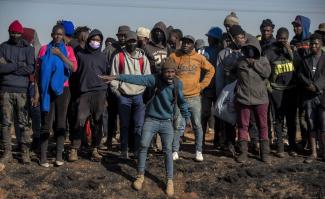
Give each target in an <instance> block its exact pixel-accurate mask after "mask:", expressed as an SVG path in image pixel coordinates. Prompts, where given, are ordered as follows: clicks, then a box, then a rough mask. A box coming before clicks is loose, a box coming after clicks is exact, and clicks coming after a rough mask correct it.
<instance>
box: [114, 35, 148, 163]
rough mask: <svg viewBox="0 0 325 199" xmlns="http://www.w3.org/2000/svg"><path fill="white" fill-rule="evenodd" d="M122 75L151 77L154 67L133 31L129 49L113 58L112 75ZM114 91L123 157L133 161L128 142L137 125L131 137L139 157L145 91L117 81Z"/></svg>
mask: <svg viewBox="0 0 325 199" xmlns="http://www.w3.org/2000/svg"><path fill="white" fill-rule="evenodd" d="M120 74H126V75H148V74H150V63H149V61H148V59H147V57H146V56H145V55H144V52H143V51H142V50H141V49H139V48H137V34H136V33H135V32H133V31H129V32H128V33H127V34H126V45H125V48H124V49H123V50H122V51H121V52H119V53H118V54H116V55H115V56H114V58H113V62H112V71H111V75H120ZM111 88H112V91H113V92H114V93H115V94H116V96H117V98H118V103H119V104H118V110H119V117H120V132H121V136H120V140H121V156H122V157H123V158H129V155H128V140H129V125H130V123H132V124H133V128H134V129H133V130H132V134H131V135H132V137H133V138H134V139H132V140H133V142H134V143H133V144H134V150H133V151H134V154H135V156H136V155H137V150H138V144H139V140H140V137H141V131H142V126H143V122H144V115H145V105H144V103H143V98H142V94H143V92H144V90H145V87H144V86H139V85H134V84H129V83H126V82H122V83H120V82H118V81H113V82H112V83H111ZM130 121H131V122H130ZM130 139H131V138H130Z"/></svg>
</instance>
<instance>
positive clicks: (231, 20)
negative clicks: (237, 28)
mask: <svg viewBox="0 0 325 199" xmlns="http://www.w3.org/2000/svg"><path fill="white" fill-rule="evenodd" d="M223 24H224V25H230V26H233V25H238V24H239V19H238V17H237V15H236V13H235V12H231V13H230V14H229V15H228V16H226V18H225V20H224V22H223Z"/></svg>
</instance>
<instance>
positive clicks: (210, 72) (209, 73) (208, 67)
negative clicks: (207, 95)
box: [200, 56, 215, 90]
mask: <svg viewBox="0 0 325 199" xmlns="http://www.w3.org/2000/svg"><path fill="white" fill-rule="evenodd" d="M201 60H202V61H201V69H203V70H205V71H206V73H205V75H204V78H203V80H202V81H201V82H200V87H201V90H203V89H204V88H206V87H207V86H209V84H210V82H211V80H212V78H213V76H214V73H215V69H214V67H213V66H212V64H211V63H210V62H209V61H208V60H207V59H206V58H205V57H203V56H202V59H201Z"/></svg>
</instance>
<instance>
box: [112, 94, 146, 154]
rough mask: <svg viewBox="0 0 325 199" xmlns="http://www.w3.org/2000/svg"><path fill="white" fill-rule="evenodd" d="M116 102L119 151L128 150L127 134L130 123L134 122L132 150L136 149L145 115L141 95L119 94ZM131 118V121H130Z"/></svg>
mask: <svg viewBox="0 0 325 199" xmlns="http://www.w3.org/2000/svg"><path fill="white" fill-rule="evenodd" d="M118 103H119V104H118V109H119V110H118V111H119V117H120V131H121V151H123V152H125V151H128V139H129V136H128V134H129V126H130V123H133V124H134V125H133V126H134V130H133V134H134V151H137V150H138V146H139V140H140V137H141V131H142V126H143V120H144V115H145V105H144V104H143V99H142V95H134V96H130V95H121V96H119V102H118ZM131 119H132V122H131V121H130V120H131Z"/></svg>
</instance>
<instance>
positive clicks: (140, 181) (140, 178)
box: [132, 175, 144, 191]
mask: <svg viewBox="0 0 325 199" xmlns="http://www.w3.org/2000/svg"><path fill="white" fill-rule="evenodd" d="M143 182H144V175H137V178H136V179H135V181H134V182H133V184H132V185H133V188H134V189H135V190H137V191H139V190H141V189H142V185H143Z"/></svg>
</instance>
